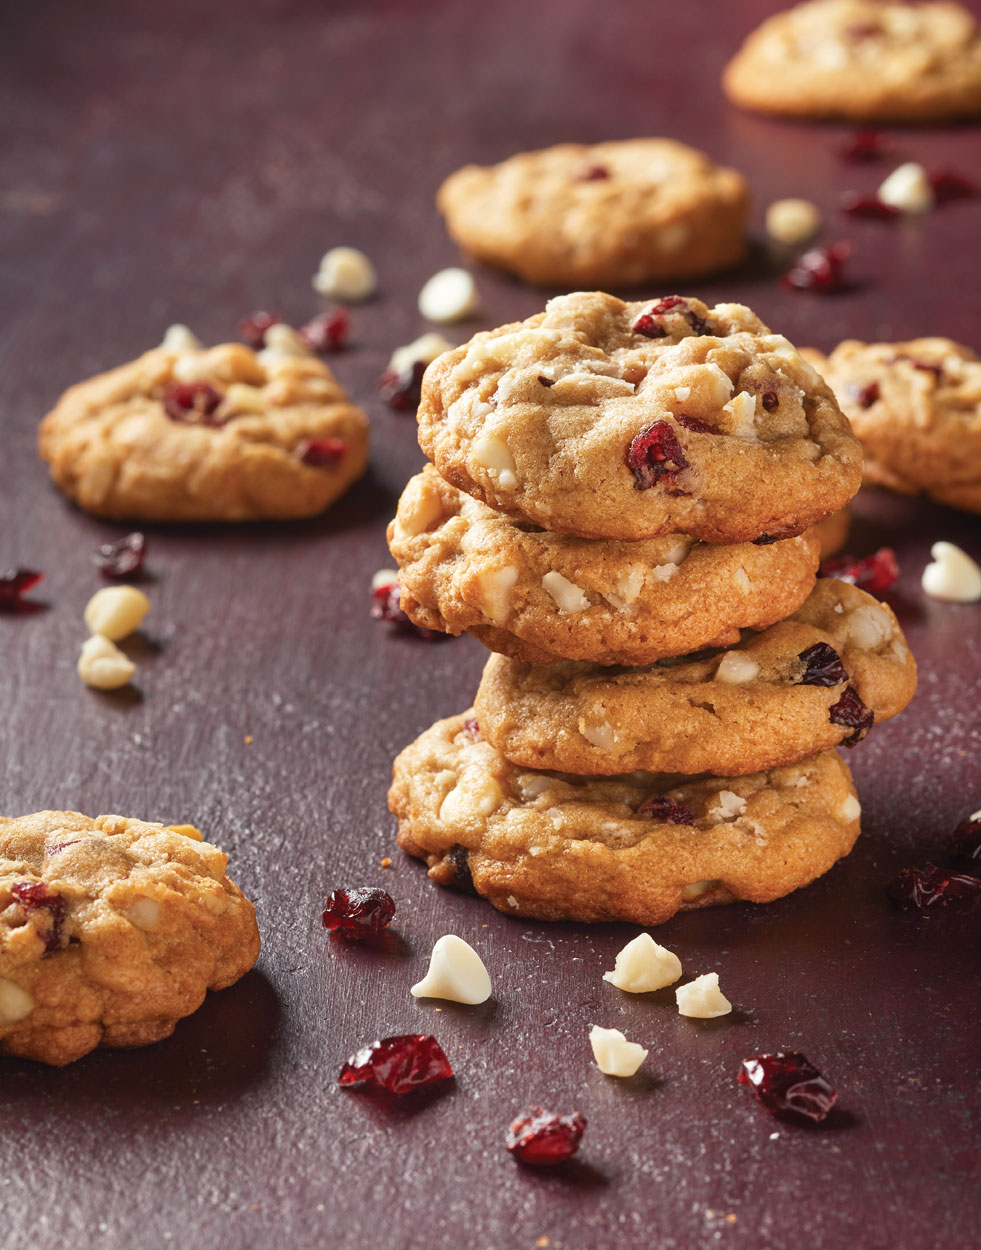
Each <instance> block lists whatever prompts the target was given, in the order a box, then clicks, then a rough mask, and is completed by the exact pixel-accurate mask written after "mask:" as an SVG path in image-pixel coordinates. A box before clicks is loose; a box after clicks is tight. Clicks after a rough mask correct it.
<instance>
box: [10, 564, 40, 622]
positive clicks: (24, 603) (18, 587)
mask: <svg viewBox="0 0 981 1250" xmlns="http://www.w3.org/2000/svg"><path fill="white" fill-rule="evenodd" d="M43 578H44V574H43V573H39V572H38V571H37V570H36V569H8V570H7V572H6V573H0V612H20V611H23V610H25V609H28V608H31V607H37V606H38V605H37V604H32V603H31V602H30V601H29V600H26V599H25V598H24V595H26V594H27V592H28V591H29V590H30V589H31V587H32V586H36V585H37V584H38V582H40V581H42V580H43Z"/></svg>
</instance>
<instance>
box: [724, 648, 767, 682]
mask: <svg viewBox="0 0 981 1250" xmlns="http://www.w3.org/2000/svg"><path fill="white" fill-rule="evenodd" d="M759 675H760V666H759V665H758V664H757V663H756V661H755V660H754V659H752V658H751V657H750V656H748V655H744V654H743V653H742V652H741V651H727V652H726V653H725V655H724V656H723V657H722V659H721V660H720V661H719V667H718V668H717V669H716V670H715V679H716V681H724V682H727V683H728V684H729V685H731V686H741V685H743V684H744V682H747V681H753V680H754V679H755V678H757V677H758V676H759Z"/></svg>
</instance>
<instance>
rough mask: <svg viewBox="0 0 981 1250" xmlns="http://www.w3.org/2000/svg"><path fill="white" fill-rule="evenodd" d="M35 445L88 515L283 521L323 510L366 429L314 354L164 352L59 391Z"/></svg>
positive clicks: (352, 474) (360, 453) (354, 464)
mask: <svg viewBox="0 0 981 1250" xmlns="http://www.w3.org/2000/svg"><path fill="white" fill-rule="evenodd" d="M39 450H40V453H41V457H42V459H44V460H46V461H47V462H48V464H49V466H50V469H51V476H52V478H53V479H54V482H55V484H56V485H57V486H58V488H59V489H60V490H62V491H64V493H65V494H66V495H68V496H69V497H70V498H72V499H74V500H75V502H76V503H77V504H78V505H79V507H81V508H84V509H85V511H86V512H92V513H95V515H97V516H104V517H112V518H119V519H132V520H141V521H246V520H286V519H289V518H293V517H305V516H313V515H315V514H316V513H318V512H322V511H323V509H324V508H326V507H328V505H329V504H331V503H333V501H334V500H335V499H337V498H338V496H339V495H341V494H342V493H343V492H344V491H345V490H346V489H347V487H348V486H349V485H350V484H351V483H352V482H353V481H354V480H355V479H356V478H358V477H360V476H361V474H362V473H363V472H364V468H365V464H366V463H367V457H368V422H367V418H366V417H365V415H364V413H363V412H362V411H361V409H360V408H357V407H355V405H354V404H352V403H350V401H349V400H348V398H347V396H346V395H345V394H344V392H343V390H342V389H341V387H340V386H339V385H338V383H337V381H336V380H335V378H334V376H333V375H332V374H331V372H330V370H329V369H328V368H327V366H326V365H324V364H322V363H321V362H320V361H319V360H317V359H316V358H315V357H314V356H312V355H309V354H303V355H300V354H295V355H286V354H281V353H278V352H274V351H270V350H267V351H263V352H260V353H259V354H258V355H257V354H256V353H254V352H252V351H250V349H249V348H247V347H244V346H242V345H241V344H239V343H225V344H222V345H221V346H219V347H213V348H211V349H210V350H207V351H206V350H203V349H197V348H192V349H191V350H185V351H172V350H168V349H167V348H166V347H161V348H157V349H155V350H153V351H149V352H145V353H144V354H143V355H142V356H141V357H140V358H139V359H138V360H134V361H132V362H131V363H130V364H126V365H122V366H121V367H120V368H118V369H112V370H110V372H108V373H103V374H100V375H99V376H98V377H94V378H90V379H89V380H88V381H86V382H80V383H79V384H78V385H76V386H72V387H69V389H68V390H67V391H66V392H65V393H64V395H62V397H61V399H60V400H59V401H58V403H57V405H56V406H55V408H54V409H53V411H52V412H50V413H49V414H48V415H47V416H46V417H45V419H44V421H43V422H42V423H41V430H40V437H39Z"/></svg>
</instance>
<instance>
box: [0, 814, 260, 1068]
mask: <svg viewBox="0 0 981 1250" xmlns="http://www.w3.org/2000/svg"><path fill="white" fill-rule="evenodd" d="M176 828H181V826H176ZM184 828H190V827H189V826H184ZM191 834H192V836H185V835H183V834H181V833H178V832H175V831H174V830H172V829H169V828H165V827H164V826H163V825H155V824H146V823H144V822H143V821H139V820H127V819H124V818H123V817H122V816H98V817H96V818H95V819H94V820H92V819H90V818H89V817H88V816H82V815H81V814H80V813H79V812H35V813H34V814H33V815H30V816H16V817H3V818H0V1051H5V1052H6V1053H7V1054H10V1055H20V1056H22V1057H23V1058H26V1059H37V1060H40V1062H42V1063H51V1064H64V1063H71V1062H72V1060H74V1059H79V1058H81V1056H82V1055H85V1054H88V1052H89V1051H90V1050H93V1049H94V1048H95V1047H96V1046H145V1045H147V1044H148V1043H150V1042H157V1041H160V1039H161V1038H164V1037H169V1036H170V1034H171V1033H172V1032H173V1031H174V1026H175V1025H176V1023H177V1021H178V1020H179V1019H181V1017H182V1016H187V1015H190V1014H191V1012H192V1011H196V1010H197V1008H198V1007H200V1006H201V1003H202V1002H203V1001H204V997H205V993H206V991H207V990H209V989H210V990H220V989H224V988H225V987H226V986H228V985H231V984H232V983H233V982H235V981H237V980H238V979H239V977H241V976H243V975H244V974H245V973H246V972H248V970H249V969H250V968H251V967H252V965H253V964H254V963H255V961H256V959H257V957H258V954H259V932H258V930H257V928H256V923H255V910H254V908H253V906H252V904H251V903H250V902H249V901H248V899H246V898H245V897H244V896H243V895H242V892H241V890H240V889H239V888H238V886H237V885H235V884H234V883H233V882H231V881H229V880H228V878H227V877H226V876H225V867H226V865H227V863H228V857H227V856H226V855H224V854H223V853H222V852H221V851H220V850H219V849H218V848H217V847H216V846H211V845H210V844H209V843H208V842H202V841H196V840H194V838H195V837H200V835H199V834H198V833H197V831H196V830H191Z"/></svg>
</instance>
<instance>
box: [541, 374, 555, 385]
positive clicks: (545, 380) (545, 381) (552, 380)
mask: <svg viewBox="0 0 981 1250" xmlns="http://www.w3.org/2000/svg"><path fill="white" fill-rule="evenodd" d="M538 380H539V382H541V384H542V386H544V387H549V386H554V385H555V378H547V377H546V376H545V374H544V373H540V374H539V375H538Z"/></svg>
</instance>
